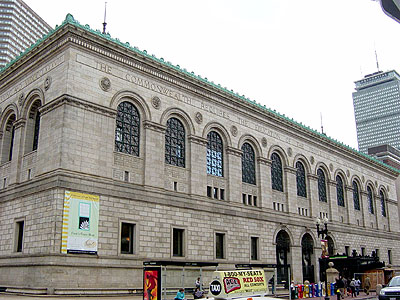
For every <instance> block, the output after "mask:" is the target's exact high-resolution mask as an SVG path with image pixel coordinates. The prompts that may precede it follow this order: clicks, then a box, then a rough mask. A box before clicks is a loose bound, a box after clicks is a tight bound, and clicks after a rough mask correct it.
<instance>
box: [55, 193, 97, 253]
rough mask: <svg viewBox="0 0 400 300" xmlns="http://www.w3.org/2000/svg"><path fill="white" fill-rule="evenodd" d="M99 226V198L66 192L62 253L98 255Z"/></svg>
mask: <svg viewBox="0 0 400 300" xmlns="http://www.w3.org/2000/svg"><path fill="white" fill-rule="evenodd" d="M98 226H99V196H95V195H90V194H84V193H77V192H70V191H65V195H64V211H63V226H62V242H61V252H62V253H86V254H96V253H97V245H98V234H99V229H98Z"/></svg>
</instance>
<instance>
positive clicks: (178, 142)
mask: <svg viewBox="0 0 400 300" xmlns="http://www.w3.org/2000/svg"><path fill="white" fill-rule="evenodd" d="M165 163H167V164H170V165H173V166H178V167H183V168H184V167H185V128H184V127H183V125H182V123H181V121H179V120H178V119H177V118H170V119H169V120H168V121H167V130H166V132H165Z"/></svg>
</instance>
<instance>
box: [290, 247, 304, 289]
mask: <svg viewBox="0 0 400 300" xmlns="http://www.w3.org/2000/svg"><path fill="white" fill-rule="evenodd" d="M290 251H291V252H292V255H291V262H290V269H291V272H292V276H293V280H294V281H295V282H303V264H302V253H301V245H292V247H291V249H290ZM289 285H290V282H289Z"/></svg>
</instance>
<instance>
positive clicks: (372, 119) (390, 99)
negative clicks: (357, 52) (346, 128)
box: [353, 71, 400, 153]
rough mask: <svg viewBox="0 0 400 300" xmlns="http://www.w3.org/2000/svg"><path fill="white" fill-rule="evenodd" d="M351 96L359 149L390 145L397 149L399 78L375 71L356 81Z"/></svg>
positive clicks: (399, 134)
mask: <svg viewBox="0 0 400 300" xmlns="http://www.w3.org/2000/svg"><path fill="white" fill-rule="evenodd" d="M355 84H356V91H355V92H354V93H353V104H354V114H355V119H356V126H357V139H358V149H359V150H360V151H361V152H363V153H368V148H369V147H374V146H379V145H390V146H392V147H394V148H397V149H400V92H399V84H400V76H399V74H398V73H397V72H396V71H388V72H382V71H379V72H376V73H373V74H370V75H367V76H365V77H364V79H361V80H359V81H356V82H355Z"/></svg>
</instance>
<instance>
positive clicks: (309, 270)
mask: <svg viewBox="0 0 400 300" xmlns="http://www.w3.org/2000/svg"><path fill="white" fill-rule="evenodd" d="M313 253H314V242H313V239H312V237H311V236H310V235H309V234H308V233H306V234H305V235H304V236H303V238H302V239H301V257H302V266H303V282H304V281H306V280H308V281H309V282H314V265H313V264H312V257H313Z"/></svg>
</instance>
